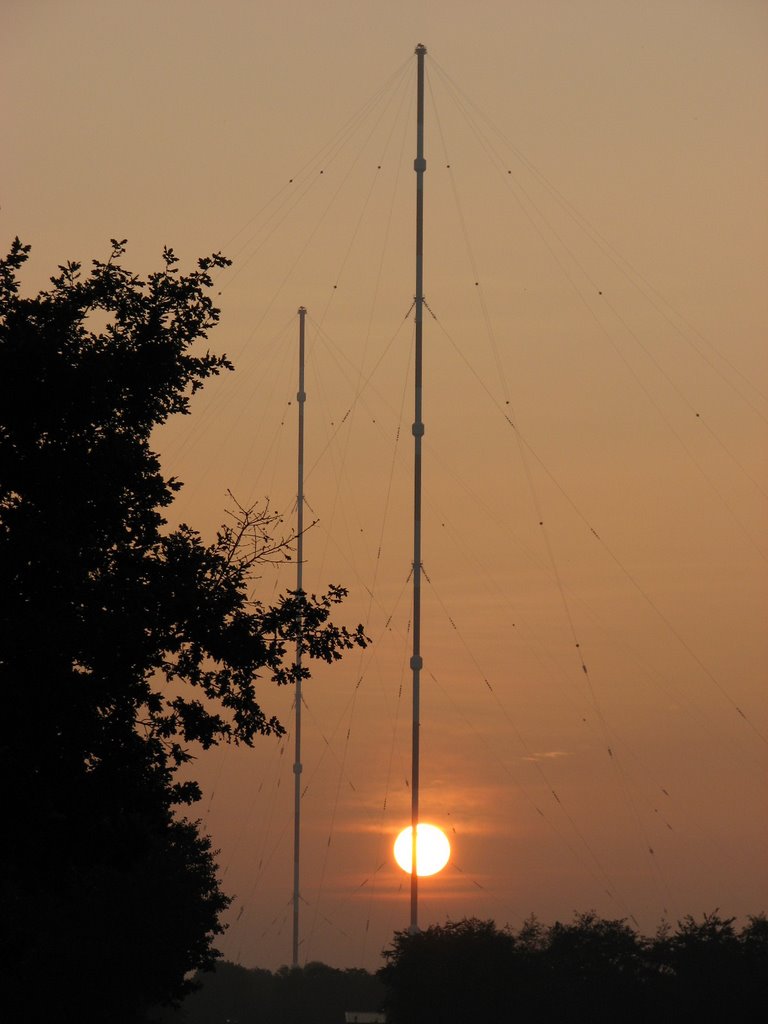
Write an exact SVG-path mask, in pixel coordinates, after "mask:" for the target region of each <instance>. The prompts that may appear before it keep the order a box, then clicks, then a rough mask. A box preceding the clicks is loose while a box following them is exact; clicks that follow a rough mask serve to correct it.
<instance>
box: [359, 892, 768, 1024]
mask: <svg viewBox="0 0 768 1024" xmlns="http://www.w3.org/2000/svg"><path fill="white" fill-rule="evenodd" d="M384 959H385V961H386V965H385V967H383V968H382V970H381V971H380V972H379V976H380V977H381V979H382V981H383V982H384V983H385V985H386V986H387V999H386V1001H385V1005H386V1006H387V1009H388V1014H389V1016H388V1019H389V1020H390V1022H391V1024H417V1022H422V1021H425V1020H428V1021H430V1024H475V1022H476V1021H485V1020H488V1021H513V1020H540V1021H553V1022H554V1021H568V1022H574V1024H576V1022H590V1024H593V1022H605V1024H608V1022H615V1021H622V1022H648V1024H650V1022H658V1021H675V1022H686V1021H697V1022H700V1021H707V1020H712V1021H729V1022H730V1021H734V1022H740V1021H747V1020H752V1019H754V1011H755V1008H756V1007H759V1006H765V1005H766V998H767V997H768V921H766V918H765V917H764V916H762V915H761V916H759V917H753V918H750V919H749V921H748V923H747V924H746V925H745V926H744V927H743V928H742V929H741V931H737V930H736V929H735V928H734V920H733V919H732V918H730V919H723V918H721V917H719V916H718V914H717V913H716V912H715V913H713V914H709V915H705V916H704V918H703V920H702V921H701V922H697V921H695V920H694V919H693V918H692V917H687V918H685V919H684V920H683V921H681V922H679V923H678V926H677V929H676V930H674V931H673V930H672V929H670V928H669V927H665V928H662V929H660V931H659V932H658V933H657V935H656V936H655V937H654V938H651V939H648V938H644V937H643V936H641V935H639V934H638V933H637V932H635V931H634V930H633V929H632V928H630V927H629V926H628V925H627V924H626V922H625V921H609V920H604V919H602V918H599V917H598V916H597V915H596V914H594V913H589V914H577V915H576V917H575V918H574V920H573V921H572V922H571V923H569V924H562V923H560V922H557V923H555V924H554V925H551V926H544V925H542V924H540V923H539V922H538V921H536V919H535V918H532V919H530V920H529V921H527V922H526V923H525V925H524V926H523V927H522V928H521V929H520V930H519V931H518V932H517V933H515V932H513V931H511V930H510V929H508V928H503V929H499V928H497V927H496V925H495V924H494V923H493V921H479V920H477V919H476V918H470V919H465V920H463V921H457V922H450V921H449V922H448V923H447V924H445V925H435V926H433V927H431V928H428V929H426V930H425V931H423V932H419V933H417V934H411V933H410V932H396V933H395V936H394V940H393V943H392V945H391V946H390V947H389V949H387V950H385V951H384Z"/></svg>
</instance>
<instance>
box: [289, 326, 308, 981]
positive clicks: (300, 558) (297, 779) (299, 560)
mask: <svg viewBox="0 0 768 1024" xmlns="http://www.w3.org/2000/svg"><path fill="white" fill-rule="evenodd" d="M306 315H307V311H306V309H305V308H304V306H300V307H299V390H298V393H297V395H296V401H297V402H298V405H299V474H298V476H299V479H298V487H297V489H296V593H297V595H298V599H299V601H300V600H301V598H302V595H303V589H304V587H303V584H304V580H303V571H304V403H305V401H306V399H307V396H306V394H305V393H304V320H305V318H306ZM302 625H303V615H302V614H301V611H299V615H298V622H297V632H296V669H297V675H296V689H295V708H294V727H293V728H294V741H295V756H294V760H293V953H292V957H291V964H292V966H293V967H298V966H299V901H300V899H301V896H300V894H299V863H300V850H301V643H302Z"/></svg>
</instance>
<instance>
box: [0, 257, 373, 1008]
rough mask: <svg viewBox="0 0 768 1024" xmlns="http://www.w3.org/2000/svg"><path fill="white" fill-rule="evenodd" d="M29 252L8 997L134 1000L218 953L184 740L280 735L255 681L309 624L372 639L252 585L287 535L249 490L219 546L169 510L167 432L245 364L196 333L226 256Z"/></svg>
mask: <svg viewBox="0 0 768 1024" xmlns="http://www.w3.org/2000/svg"><path fill="white" fill-rule="evenodd" d="M27 253H28V247H27V246H22V245H21V243H20V242H19V241H18V240H16V242H15V243H14V244H13V247H12V249H11V251H10V253H9V255H8V257H7V258H6V259H4V260H2V261H0V588H1V589H0V594H1V595H2V600H1V601H0V616H1V619H0V673H1V675H0V678H2V684H3V709H4V712H5V723H6V724H5V728H4V729H3V732H2V736H1V737H0V768H1V769H2V772H3V778H4V781H5V794H6V800H5V816H4V817H5V822H6V840H5V842H4V843H3V845H2V861H1V863H0V870H1V871H2V880H1V881H0V887H1V895H2V911H1V912H2V948H1V949H0V964H2V969H3V973H4V975H5V979H6V980H5V983H4V985H3V1005H4V1007H8V1006H9V1005H10V1004H11V1003H13V1002H14V1000H16V1001H17V1002H19V1005H20V1007H21V1011H20V1012H22V1016H21V1017H20V1019H24V1020H35V1019H38V1018H41V1019H42V1018H43V1017H48V1019H78V1020H79V1021H88V1020H110V1021H120V1020H133V1019H137V1020H138V1019H141V1014H142V1013H143V1007H145V1006H146V1005H147V1004H148V1003H151V1002H156V1001H163V1000H167V999H169V998H172V997H178V996H181V995H182V994H183V993H184V992H185V991H186V990H187V989H188V987H189V984H188V982H186V981H185V975H186V974H187V973H188V972H189V971H191V970H193V969H195V968H201V967H202V968H205V967H207V966H210V965H211V963H212V962H213V960H214V958H215V956H216V953H215V951H214V949H213V945H212V943H213V940H214V938H215V936H216V934H217V933H218V932H220V931H221V928H220V925H219V923H218V917H219V914H220V912H221V911H222V910H223V909H224V908H225V907H226V905H227V902H228V901H227V898H226V897H225V896H224V895H223V894H222V892H221V890H220V888H219V884H218V881H217V879H216V867H215V862H214V859H213V855H212V852H211V849H210V844H209V841H208V839H207V838H206V837H205V836H204V835H202V834H201V833H200V831H199V829H198V826H197V824H196V823H193V822H190V821H188V820H186V819H184V818H183V817H179V816H178V815H177V813H175V810H174V808H175V807H176V806H177V805H179V804H190V803H192V802H194V800H196V799H197V798H198V797H199V790H198V788H197V786H196V784H195V783H194V782H190V781H186V782H181V781H179V779H178V777H177V770H178V768H179V766H180V765H182V764H184V763H185V762H186V761H188V760H189V759H190V757H191V754H190V750H189V745H190V744H198V745H199V746H200V747H202V748H208V747H210V746H211V745H212V744H215V743H217V742H219V741H221V740H231V741H234V742H238V743H245V744H251V743H252V742H253V740H254V738H255V737H256V736H258V735H262V734H268V733H275V732H278V733H279V732H280V731H281V728H282V727H281V725H280V723H279V722H278V721H277V720H276V719H275V718H273V717H269V715H268V714H267V713H266V712H265V711H264V710H263V708H262V707H261V705H260V703H259V701H258V700H257V691H256V687H257V680H258V679H259V678H260V677H265V678H266V679H268V680H272V681H273V682H275V683H278V684H284V683H290V682H292V681H294V680H295V678H296V674H297V671H298V670H297V668H296V666H295V665H294V664H293V663H292V654H293V644H294V643H295V641H296V639H297V637H299V638H300V642H301V644H302V648H303V650H304V652H305V653H306V655H307V656H309V657H314V658H321V659H324V660H326V661H329V662H330V661H333V660H335V659H337V658H339V657H340V656H341V654H342V652H343V651H344V650H345V649H347V648H349V647H351V646H352V645H354V644H360V645H363V644H365V637H364V635H363V632H362V628H361V627H358V628H357V629H356V630H354V631H352V632H348V631H347V630H346V629H344V628H340V627H337V626H335V625H334V624H333V623H332V622H330V621H329V615H330V612H331V610H332V607H333V605H334V604H336V603H337V602H339V601H340V600H341V599H342V598H343V596H344V591H343V590H342V589H341V588H339V587H331V588H330V589H329V591H328V593H327V594H325V595H322V596H320V597H317V598H316V597H307V596H306V595H304V594H301V593H290V592H289V593H288V594H287V595H286V596H285V597H283V598H282V599H281V600H280V601H279V602H278V603H277V604H276V605H275V606H274V607H265V606H263V605H262V604H260V603H259V602H257V601H253V600H251V599H250V598H249V581H250V580H251V577H252V570H253V567H254V565H255V564H257V563H258V562H259V561H260V560H262V559H264V558H265V557H270V556H276V555H279V554H280V552H281V551H282V550H283V548H284V542H283V541H281V539H280V538H278V539H277V540H273V538H272V536H271V534H272V532H273V529H276V528H278V523H277V521H276V517H275V516H272V515H270V514H269V512H268V511H266V510H261V511H259V510H249V509H239V508H237V507H235V509H234V513H235V514H234V518H233V520H232V521H231V522H230V523H229V525H228V526H225V527H223V528H222V529H221V531H220V533H219V534H218V536H217V538H216V540H215V541H214V542H213V543H212V544H207V543H205V542H204V541H203V540H202V538H201V537H200V535H199V534H198V533H196V532H195V531H194V530H193V529H191V528H190V527H188V526H181V527H179V528H178V529H175V530H170V529H168V527H167V524H166V521H165V519H164V516H163V513H164V510H165V509H166V508H167V507H168V506H169V505H170V503H171V502H172V500H173V496H174V494H175V492H176V491H177V490H178V489H179V487H180V486H181V485H180V483H179V482H178V481H177V480H174V479H166V478H165V477H164V476H163V474H162V472H161V468H160V463H159V460H158V457H157V455H156V454H155V452H154V451H153V450H152V445H151V437H152V432H153V431H154V430H155V429H156V428H157V427H158V426H160V425H162V424H163V423H164V422H165V421H166V420H167V419H168V417H169V416H171V415H173V414H176V413H181V414H184V413H187V412H188V411H189V400H190V397H191V395H193V394H194V393H195V392H196V391H197V390H198V389H199V388H200V387H202V385H203V384H204V382H205V381H206V379H208V378H209V377H211V376H213V375H216V374H218V373H220V372H221V371H222V370H227V369H231V365H230V363H229V361H228V360H227V359H226V357H224V356H218V355H213V354H211V353H210V352H208V351H201V350H200V349H199V345H200V343H201V342H204V341H205V339H206V337H207V334H208V331H209V330H210V329H211V328H212V327H213V326H214V325H215V324H216V322H217V320H218V318H219V311H218V310H217V309H216V308H215V306H214V305H213V303H212V301H211V299H210V297H209V294H208V290H209V288H210V286H211V284H212V280H211V276H210V275H211V271H212V270H213V269H214V268H216V267H220V266H223V265H225V264H226V262H227V261H226V260H224V259H223V258H222V257H221V256H219V255H214V256H212V257H210V258H207V259H202V260H200V261H199V262H198V266H197V269H196V270H195V271H194V272H192V273H190V274H181V273H180V272H179V269H178V267H177V262H178V261H177V259H176V257H175V256H174V254H173V252H172V251H171V250H170V249H166V250H165V251H164V253H163V264H164V265H163V268H162V269H161V270H159V271H158V272H157V273H154V274H152V275H150V276H149V277H148V278H147V280H146V281H144V280H141V279H140V278H138V277H136V276H135V275H133V274H131V273H130V272H129V271H128V270H126V269H125V268H123V267H122V266H121V265H120V259H121V257H122V256H123V254H124V243H122V242H120V243H118V242H114V241H113V246H112V255H111V257H110V259H109V260H108V261H107V262H106V263H104V262H99V261H94V263H93V266H92V268H91V270H90V271H89V272H88V273H85V272H84V271H83V270H82V268H81V267H80V265H79V264H76V263H69V264H67V265H66V266H63V267H60V268H59V270H60V273H59V274H58V276H56V277H53V278H52V279H51V287H50V288H49V289H48V290H46V291H44V292H41V293H40V294H39V295H37V296H35V297H32V298H24V297H22V296H21V294H20V291H19V284H18V279H17V278H18V272H19V270H20V268H21V267H22V265H23V264H24V262H25V260H26V258H27ZM299 627H300V631H299ZM301 671H302V675H307V674H308V673H307V671H306V668H302V670H301ZM73 1006H76V1007H77V1017H76V1018H75V1017H70V1016H67V1014H68V1012H69V1011H70V1010H71V1008H72V1007H73ZM48 1015H50V1016H48Z"/></svg>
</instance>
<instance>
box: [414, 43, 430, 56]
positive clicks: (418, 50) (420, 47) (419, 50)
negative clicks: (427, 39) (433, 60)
mask: <svg viewBox="0 0 768 1024" xmlns="http://www.w3.org/2000/svg"><path fill="white" fill-rule="evenodd" d="M413 52H414V53H416V54H424V53H426V52H427V48H426V46H425V45H424V43H419V45H418V46H417V47H416V49H415V50H414V51H413Z"/></svg>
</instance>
